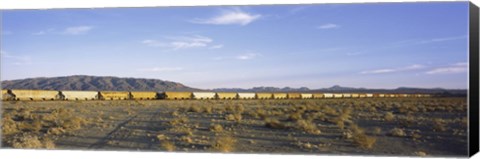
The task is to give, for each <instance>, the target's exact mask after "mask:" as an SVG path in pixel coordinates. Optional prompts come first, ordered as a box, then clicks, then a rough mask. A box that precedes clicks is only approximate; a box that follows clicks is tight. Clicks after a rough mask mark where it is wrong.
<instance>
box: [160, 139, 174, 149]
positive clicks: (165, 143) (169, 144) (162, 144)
mask: <svg viewBox="0 0 480 159" xmlns="http://www.w3.org/2000/svg"><path fill="white" fill-rule="evenodd" d="M160 147H161V148H162V149H165V150H167V151H170V152H172V151H175V149H176V147H175V144H173V143H172V142H170V141H167V140H163V141H161V142H160Z"/></svg>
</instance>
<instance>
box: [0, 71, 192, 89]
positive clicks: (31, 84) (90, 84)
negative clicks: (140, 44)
mask: <svg viewBox="0 0 480 159" xmlns="http://www.w3.org/2000/svg"><path fill="white" fill-rule="evenodd" d="M1 86H2V89H41V90H92V91H100V90H111V91H157V92H160V91H196V90H199V89H196V88H191V87H187V86H185V85H183V84H181V83H177V82H171V81H163V80H157V79H142V78H119V77H111V76H105V77H100V76H85V75H74V76H66V77H51V78H46V77H39V78H27V79H20V80H8V81H2V85H1Z"/></svg>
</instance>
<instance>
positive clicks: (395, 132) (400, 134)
mask: <svg viewBox="0 0 480 159" xmlns="http://www.w3.org/2000/svg"><path fill="white" fill-rule="evenodd" d="M390 135H391V136H398V137H404V136H407V134H406V133H405V131H403V129H400V128H393V129H392V130H390Z"/></svg>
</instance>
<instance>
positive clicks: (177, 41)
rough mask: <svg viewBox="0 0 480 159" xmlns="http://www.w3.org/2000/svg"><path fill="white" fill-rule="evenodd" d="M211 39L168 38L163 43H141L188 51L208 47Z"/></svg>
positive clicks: (218, 46)
mask: <svg viewBox="0 0 480 159" xmlns="http://www.w3.org/2000/svg"><path fill="white" fill-rule="evenodd" d="M212 42H213V39H211V38H209V37H204V36H199V35H195V36H190V37H185V36H184V37H170V38H165V39H164V40H163V41H158V40H143V41H142V43H143V44H145V45H148V46H151V47H162V48H169V49H173V50H179V49H188V48H201V47H208V46H209V45H210V43H212ZM222 46H223V45H214V46H211V47H210V48H221V47H222Z"/></svg>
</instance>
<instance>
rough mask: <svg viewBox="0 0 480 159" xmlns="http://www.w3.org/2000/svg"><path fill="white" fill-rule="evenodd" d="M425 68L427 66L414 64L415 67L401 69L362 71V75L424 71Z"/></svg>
mask: <svg viewBox="0 0 480 159" xmlns="http://www.w3.org/2000/svg"><path fill="white" fill-rule="evenodd" d="M423 68H425V66H423V65H419V64H414V65H410V66H406V67H400V68H383V69H376V70H368V71H362V72H360V74H384V73H394V72H403V71H411V70H419V69H423Z"/></svg>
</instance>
